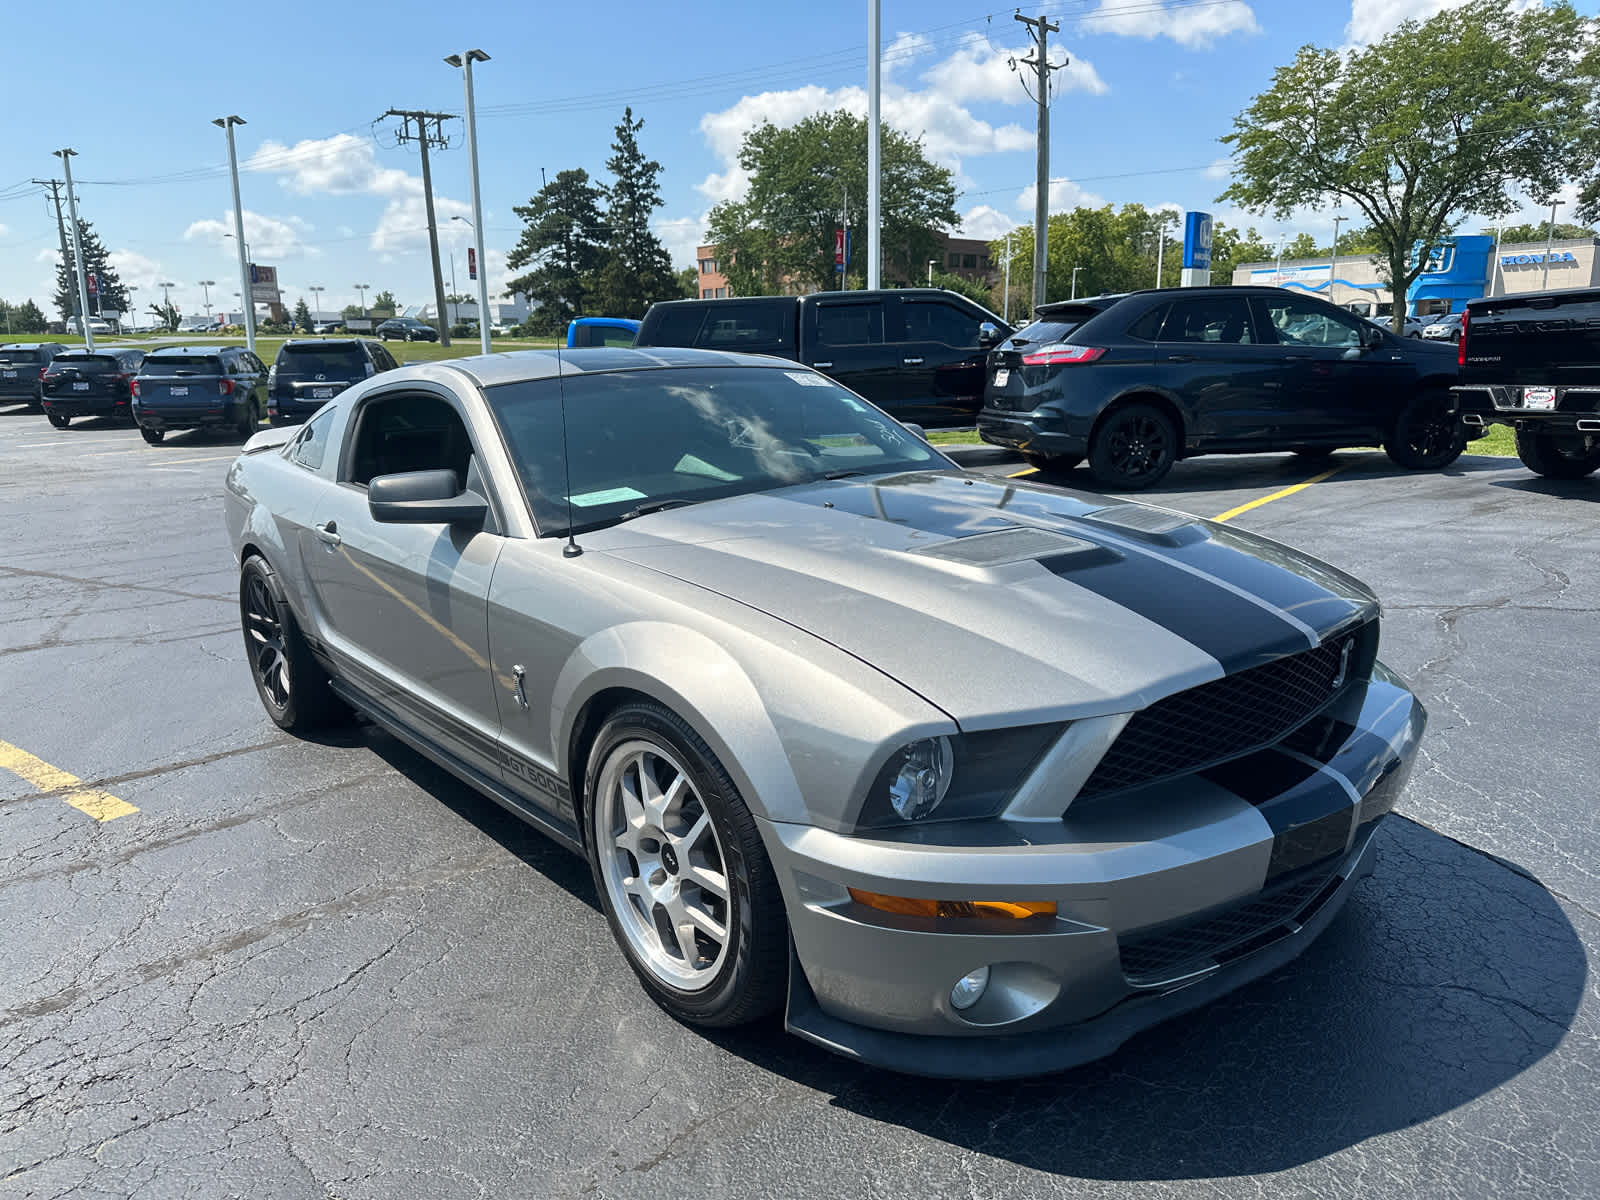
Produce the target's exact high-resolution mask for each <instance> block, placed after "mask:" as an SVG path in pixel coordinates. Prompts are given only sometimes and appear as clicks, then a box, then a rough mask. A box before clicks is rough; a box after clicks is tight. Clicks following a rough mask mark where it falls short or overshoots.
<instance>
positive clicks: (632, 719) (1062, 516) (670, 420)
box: [226, 349, 1425, 1078]
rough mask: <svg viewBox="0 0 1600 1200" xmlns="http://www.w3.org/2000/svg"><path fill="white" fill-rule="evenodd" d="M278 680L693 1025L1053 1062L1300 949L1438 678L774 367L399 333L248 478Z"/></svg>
mask: <svg viewBox="0 0 1600 1200" xmlns="http://www.w3.org/2000/svg"><path fill="white" fill-rule="evenodd" d="M226 496H227V498H226V507H227V522H228V529H229V533H230V535H231V538H232V543H233V546H234V549H235V552H236V554H237V556H238V560H239V564H240V587H239V607H240V614H241V618H242V622H243V628H244V640H245V646H246V648H247V650H248V652H249V659H250V664H251V668H252V671H253V673H254V678H255V683H256V688H257V690H258V691H259V693H260V695H261V700H262V702H263V704H264V705H265V706H266V709H267V712H268V714H269V715H270V716H271V717H272V719H273V720H274V721H276V722H277V723H278V724H279V725H281V726H283V727H284V728H285V729H289V730H293V731H296V732H309V731H311V730H314V729H316V728H318V727H319V726H323V725H325V724H328V723H331V722H334V721H338V720H340V719H347V718H348V717H349V715H350V711H351V710H356V711H358V712H360V713H362V714H364V715H365V716H366V717H367V718H369V719H370V720H371V721H373V722H376V723H377V724H379V725H381V726H383V727H385V728H387V729H388V730H390V731H391V732H393V733H394V734H395V735H397V736H398V737H400V738H402V739H404V740H406V741H407V742H409V743H410V744H411V745H413V746H415V747H416V748H417V749H418V750H419V751H421V752H422V753H423V754H425V755H427V756H429V757H430V758H433V759H435V760H436V761H438V762H439V763H441V764H443V765H444V766H445V767H447V768H448V769H449V770H451V771H452V772H454V773H455V774H456V775H458V776H460V777H461V778H462V779H464V780H466V781H467V782H468V783H470V784H472V785H473V786H475V787H477V788H479V789H480V790H482V791H483V792H485V793H486V794H487V795H489V796H490V797H492V798H493V799H494V800H496V801H498V802H499V803H501V804H503V805H504V806H506V807H507V808H509V809H510V810H512V811H513V812H515V813H516V814H517V815H519V816H521V817H523V818H525V819H527V820H528V821H530V822H532V823H533V824H535V825H537V826H538V827H540V828H541V829H543V830H545V831H546V832H548V833H549V834H550V835H551V836H552V837H554V838H556V839H557V840H558V841H560V842H562V843H563V844H565V845H566V846H568V847H570V848H571V849H573V850H574V851H577V852H579V853H582V854H585V855H586V856H587V857H588V860H589V863H590V866H591V868H592V869H593V872H594V878H595V884H596V887H597V889H598V891H599V895H600V898H601V901H602V903H603V905H604V908H605V913H606V916H607V918H608V920H609V921H610V924H611V928H612V931H613V933H614V934H615V935H616V940H617V943H618V944H619V945H620V946H621V948H622V951H623V953H624V954H625V955H626V957H627V959H628V962H629V964H630V965H631V966H632V967H633V969H634V971H635V972H637V974H638V976H639V978H640V979H641V980H642V981H643V984H644V987H645V988H646V990H647V991H649V992H650V994H651V995H652V996H653V997H654V998H655V999H656V1000H657V1001H658V1002H659V1003H660V1004H661V1005H663V1006H664V1007H665V1008H667V1009H668V1010H670V1011H671V1012H672V1013H674V1014H676V1015H678V1016H679V1017H681V1018H684V1019H686V1020H689V1021H693V1022H697V1023H699V1024H702V1025H707V1026H721V1025H732V1024H736V1023H740V1022H746V1021H753V1020H756V1019H758V1018H762V1017H764V1016H767V1015H768V1014H770V1013H771V1012H772V1011H773V1010H775V1009H776V1008H778V1007H779V1006H785V1009H786V1020H787V1025H788V1028H789V1029H791V1030H793V1031H794V1032H795V1033H797V1034H799V1035H800V1036H802V1037H805V1038H809V1039H810V1040H812V1041H813V1042H816V1043H818V1044H820V1045H822V1046H825V1047H827V1048H828V1049H830V1050H833V1051H836V1052H838V1053H840V1054H844V1055H848V1056H851V1057H854V1058H858V1059H862V1060H864V1061H867V1062H872V1063H878V1064H882V1065H884V1066H888V1067H892V1068H894V1069H897V1070H902V1071H907V1072H914V1073H920V1074H927V1075H942V1076H954V1077H989V1078H998V1077H1006V1076H1015V1075H1025V1074H1034V1073H1038V1072H1042V1071H1048V1070H1056V1069H1060V1068H1064V1067H1068V1066H1071V1065H1074V1064H1077V1063H1081V1062H1085V1061H1087V1060H1089V1059H1093V1058H1097V1057H1100V1056H1102V1055H1105V1054H1108V1053H1110V1052H1111V1051H1112V1050H1114V1049H1115V1048H1116V1047H1117V1046H1118V1045H1119V1044H1121V1043H1122V1042H1123V1041H1124V1040H1126V1039H1127V1038H1128V1037H1129V1036H1131V1035H1132V1034H1134V1033H1136V1032H1138V1031H1139V1030H1140V1029H1143V1028H1145V1027H1147V1026H1149V1025H1151V1024H1153V1023H1155V1022H1157V1021H1160V1020H1163V1019H1165V1018H1167V1017H1170V1016H1173V1015H1174V1014H1177V1013H1181V1012H1185V1011H1188V1010H1190V1009H1193V1008H1195V1007H1196V1006H1198V1005H1201V1004H1203V1003H1205V1002H1206V1001H1208V1000H1210V999H1212V998H1213V997H1215V996H1218V995H1220V994H1222V993H1224V992H1226V991H1228V990H1230V989H1232V988H1235V987H1237V986H1239V985H1240V984H1241V983H1244V982H1246V981H1248V980H1250V979H1253V978H1256V977H1258V976H1260V975H1262V974H1264V973H1265V972H1267V971H1270V970H1272V969H1274V968H1275V967H1277V966H1279V965H1280V964H1282V963H1284V962H1286V961H1287V960H1289V959H1290V958H1292V957H1294V956H1295V955H1296V954H1298V953H1299V952H1300V951H1301V950H1303V949H1304V948H1305V947H1306V946H1307V945H1308V944H1309V943H1310V941H1311V940H1312V939H1313V938H1314V937H1316V936H1317V934H1318V933H1319V932H1321V930H1322V929H1323V928H1324V927H1325V926H1326V925H1327V924H1328V923H1329V921H1330V920H1331V919H1332V918H1333V916H1334V914H1335V913H1336V912H1337V911H1338V909H1339V908H1340V906H1341V905H1342V904H1343V902H1344V900H1345V899H1346V897H1347V895H1348V893H1349V892H1350V890H1351V887H1352V885H1353V881H1354V880H1355V879H1357V878H1359V877H1360V876H1361V875H1362V874H1363V873H1365V872H1367V871H1369V870H1370V869H1371V861H1372V858H1371V856H1372V848H1371V847H1372V835H1373V830H1374V828H1375V826H1376V825H1377V823H1378V821H1379V820H1380V819H1381V818H1382V817H1383V816H1384V814H1385V813H1387V812H1388V811H1389V809H1390V808H1391V807H1392V806H1393V804H1394V802H1395V799H1396V796H1397V795H1398V793H1399V791H1400V789H1401V788H1402V786H1403V785H1404V781H1405V778H1406V775H1407V773H1408V770H1409V768H1410V765H1411V761H1412V758H1413V755H1414V753H1415V750H1416V746H1417V742H1418V739H1419V738H1420V737H1421V734H1422V729H1423V723H1424V719H1425V718H1424V714H1423V711H1422V708H1421V706H1420V705H1419V704H1418V703H1417V701H1416V700H1415V699H1414V698H1413V697H1412V695H1411V694H1410V692H1408V691H1407V690H1406V688H1405V686H1404V685H1403V684H1402V683H1401V681H1400V680H1399V679H1397V678H1396V677H1395V676H1394V675H1393V674H1391V673H1390V672H1389V671H1388V670H1387V669H1386V668H1385V667H1384V666H1383V665H1382V664H1381V663H1379V662H1378V660H1377V648H1378V606H1377V603H1376V602H1375V600H1374V599H1373V596H1372V594H1371V593H1370V592H1369V591H1368V590H1367V589H1366V588H1365V587H1363V586H1362V585H1361V584H1359V583H1357V582H1356V581H1355V580H1353V579H1351V578H1350V577H1348V576H1346V575H1344V574H1341V573H1340V572H1338V571H1336V570H1334V569H1333V568H1331V567H1328V566H1325V565H1324V564H1322V563H1319V562H1317V561H1315V560H1313V559H1310V558H1307V557H1306V556H1304V555H1301V554H1298V553H1296V552H1294V551H1292V550H1289V549H1287V548H1285V547H1283V546H1280V545H1277V544H1276V543H1273V542H1270V541H1267V540H1265V539H1262V538H1258V537H1252V536H1250V535H1247V534H1244V533H1240V532H1238V531H1235V530H1232V529H1228V528H1225V527H1222V526H1218V525H1212V524H1208V523H1206V522H1204V521H1200V520H1196V519H1194V518H1191V517H1187V516H1183V515H1181V514H1178V513H1173V512H1167V511H1164V510H1161V509H1156V508H1149V507H1145V506H1142V505H1137V504H1130V503H1124V502H1121V501H1117V500H1112V499H1108V498H1106V497H1101V496H1091V495H1080V494H1076V493H1073V492H1067V491H1062V490H1059V489H1056V488H1050V487H1044V486H1039V485H1035V484H1029V483H1023V482H1019V481H1013V480H995V479H989V478H983V477H979V476H976V475H972V474H968V473H966V472H964V471H962V470H961V469H960V468H958V467H957V466H956V465H955V464H953V463H952V462H951V461H950V460H948V459H946V458H945V457H944V456H943V455H941V454H940V453H939V452H938V451H937V450H935V449H934V448H932V447H931V446H929V445H928V444H927V443H926V442H925V441H923V440H922V439H921V438H920V437H919V436H917V433H916V431H914V430H913V429H908V428H907V427H904V426H901V425H899V424H897V423H895V422H894V421H893V420H891V419H890V418H889V417H887V416H885V415H884V414H883V413H882V412H881V411H879V410H878V409H876V408H874V407H872V405H870V404H868V403H866V402H865V401H863V400H861V399H860V398H859V397H857V396H856V395H854V394H853V393H851V392H849V391H846V390H845V389H843V388H841V387H839V386H838V385H836V384H834V383H833V382H831V381H830V380H828V379H827V378H825V377H824V376H822V375H819V374H816V373H814V372H812V371H809V370H807V369H805V368H801V367H797V366H796V365H795V364H793V363H787V362H780V361H778V360H774V359H768V358H761V357H753V356H745V355H735V354H717V353H708V352H698V351H679V350H652V351H637V350H605V349H595V350H589V351H585V352H583V353H581V354H566V355H558V354H557V353H555V352H526V353H517V354H498V355H494V356H491V357H485V358H469V359H460V360H457V361H455V362H450V363H438V364H432V365H426V366H414V367H410V368H405V369H401V370H398V371H391V372H388V373H385V374H382V375H379V376H376V377H375V378H373V379H370V380H368V381H366V382H365V383H363V384H360V385H357V386H356V387H354V388H352V389H350V390H349V391H347V392H344V393H343V394H342V395H340V396H339V397H338V399H337V400H335V401H333V402H332V403H330V404H329V405H327V407H325V408H323V409H322V410H321V411H320V412H319V413H318V414H317V415H316V416H315V417H314V418H313V419H312V420H311V421H310V422H309V423H307V424H306V425H304V426H303V427H300V428H299V429H286V430H273V431H270V432H264V433H261V434H258V435H256V437H255V438H253V439H252V440H251V442H250V443H249V444H248V445H247V446H246V447H245V450H244V452H243V454H241V455H240V457H239V458H238V460H237V461H236V462H235V463H234V464H233V466H232V468H231V469H230V471H229V473H228V479H227V494H226Z"/></svg>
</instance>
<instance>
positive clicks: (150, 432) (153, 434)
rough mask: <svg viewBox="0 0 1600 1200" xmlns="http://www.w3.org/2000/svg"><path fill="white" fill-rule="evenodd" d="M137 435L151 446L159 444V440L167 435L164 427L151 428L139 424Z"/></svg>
mask: <svg viewBox="0 0 1600 1200" xmlns="http://www.w3.org/2000/svg"><path fill="white" fill-rule="evenodd" d="M139 436H140V437H142V438H143V439H144V440H145V441H147V442H149V443H150V444H151V445H152V446H159V445H160V444H161V440H162V439H163V438H165V437H166V436H167V431H166V430H165V429H151V428H150V426H148V425H141V426H139Z"/></svg>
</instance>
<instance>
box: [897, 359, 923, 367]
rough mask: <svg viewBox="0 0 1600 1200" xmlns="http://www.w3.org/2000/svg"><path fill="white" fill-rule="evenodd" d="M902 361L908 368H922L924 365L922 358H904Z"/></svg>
mask: <svg viewBox="0 0 1600 1200" xmlns="http://www.w3.org/2000/svg"><path fill="white" fill-rule="evenodd" d="M900 361H901V362H903V363H905V365H906V366H908V367H920V366H921V365H922V360H921V359H920V358H902V359H901V360H900Z"/></svg>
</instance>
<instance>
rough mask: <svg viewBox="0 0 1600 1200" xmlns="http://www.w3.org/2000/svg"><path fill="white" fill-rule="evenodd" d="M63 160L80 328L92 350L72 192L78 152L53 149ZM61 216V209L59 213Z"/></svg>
mask: <svg viewBox="0 0 1600 1200" xmlns="http://www.w3.org/2000/svg"><path fill="white" fill-rule="evenodd" d="M52 153H53V154H55V156H56V157H57V158H59V159H60V160H61V169H62V170H63V171H64V172H65V173H66V176H67V209H68V212H69V215H70V216H71V217H72V258H73V261H74V262H76V263H77V265H78V311H79V312H80V313H82V314H83V315H82V317H81V318H80V319H79V322H78V324H79V325H80V326H82V328H80V329H79V330H78V332H79V333H81V334H83V344H84V345H85V346H86V347H87V348H88V349H90V350H93V349H94V330H92V329H90V328H89V284H88V281H87V279H86V277H85V276H84V273H83V238H82V237H80V236H79V233H78V200H77V197H75V196H74V195H73V194H72V160H73V157H74V156H75V155H76V154H77V153H78V152H77V151H76V150H74V149H72V147H70V146H67V147H64V148H63V149H60V150H55V151H52ZM57 215H58V216H59V215H60V214H59V211H58V213H57Z"/></svg>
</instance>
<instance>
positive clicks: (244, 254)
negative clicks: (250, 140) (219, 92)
mask: <svg viewBox="0 0 1600 1200" xmlns="http://www.w3.org/2000/svg"><path fill="white" fill-rule="evenodd" d="M211 123H212V124H213V125H215V126H216V127H217V128H218V129H220V130H222V132H223V133H225V134H227V135H228V174H229V175H230V176H231V177H232V178H233V237H234V240H235V241H236V242H238V243H239V286H240V287H241V288H242V289H243V292H242V295H243V296H244V344H245V346H246V347H248V348H249V350H250V353H251V354H254V353H255V352H256V302H255V289H254V286H253V284H254V282H255V281H254V280H253V279H251V278H250V248H249V247H248V246H246V245H245V244H244V203H243V202H242V201H241V200H240V199H239V155H238V153H237V152H236V151H235V150H234V146H233V127H234V126H235V125H244V124H246V123H247V122H246V121H245V119H244V118H243V117H241V116H238V115H237V114H234V115H231V116H226V117H216V118H214V119H213V120H212V122H211Z"/></svg>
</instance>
